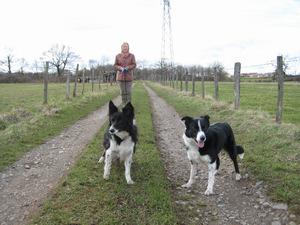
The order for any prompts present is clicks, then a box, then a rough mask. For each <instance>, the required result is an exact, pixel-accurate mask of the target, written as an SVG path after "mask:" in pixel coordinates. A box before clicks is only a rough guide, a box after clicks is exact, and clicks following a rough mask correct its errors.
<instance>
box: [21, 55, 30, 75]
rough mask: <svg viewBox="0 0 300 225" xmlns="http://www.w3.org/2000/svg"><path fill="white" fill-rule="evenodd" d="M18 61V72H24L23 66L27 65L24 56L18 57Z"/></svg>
mask: <svg viewBox="0 0 300 225" xmlns="http://www.w3.org/2000/svg"><path fill="white" fill-rule="evenodd" d="M19 63H20V73H21V74H24V68H26V67H28V65H29V64H28V63H27V61H26V60H25V59H24V58H21V59H19Z"/></svg>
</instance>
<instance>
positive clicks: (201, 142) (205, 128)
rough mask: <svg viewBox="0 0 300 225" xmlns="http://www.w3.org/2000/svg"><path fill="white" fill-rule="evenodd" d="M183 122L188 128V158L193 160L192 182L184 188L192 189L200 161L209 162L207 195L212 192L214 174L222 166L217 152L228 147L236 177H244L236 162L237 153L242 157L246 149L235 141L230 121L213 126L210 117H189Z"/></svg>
mask: <svg viewBox="0 0 300 225" xmlns="http://www.w3.org/2000/svg"><path fill="white" fill-rule="evenodd" d="M181 120H182V121H184V123H185V126H186V129H185V132H184V134H183V140H184V144H185V146H186V148H187V155H188V159H189V160H190V163H191V171H190V178H189V181H188V182H187V183H186V184H184V185H182V187H185V188H189V187H191V186H192V184H193V183H194V180H195V176H196V172H197V164H198V163H200V160H202V161H204V162H206V163H207V164H208V171H209V172H208V185H207V189H206V191H205V193H204V194H205V195H210V194H213V186H214V181H215V174H216V173H217V170H218V169H219V166H220V159H219V157H218V154H219V153H220V151H221V150H222V149H225V150H226V151H227V153H228V154H229V156H230V158H231V159H232V161H233V164H234V169H235V172H236V180H240V179H241V175H240V172H239V167H238V163H237V155H239V157H240V158H241V159H242V158H243V155H244V149H243V147H242V146H239V145H236V144H235V139H234V134H233V131H232V129H231V127H230V125H229V124H228V123H215V124H213V125H211V126H210V123H209V116H208V115H206V116H201V117H200V118H197V119H194V118H192V117H189V116H186V117H183V118H182V119H181Z"/></svg>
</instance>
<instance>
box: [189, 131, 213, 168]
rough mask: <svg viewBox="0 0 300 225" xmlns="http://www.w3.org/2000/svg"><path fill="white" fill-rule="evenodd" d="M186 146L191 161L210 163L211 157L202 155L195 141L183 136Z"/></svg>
mask: <svg viewBox="0 0 300 225" xmlns="http://www.w3.org/2000/svg"><path fill="white" fill-rule="evenodd" d="M183 140H184V144H185V145H186V146H187V147H188V151H187V155H188V158H189V160H190V161H194V162H197V163H200V161H203V162H206V163H210V162H211V158H210V157H209V155H200V153H199V151H198V146H197V145H196V144H195V141H194V140H193V139H192V138H188V137H187V136H186V135H185V134H183Z"/></svg>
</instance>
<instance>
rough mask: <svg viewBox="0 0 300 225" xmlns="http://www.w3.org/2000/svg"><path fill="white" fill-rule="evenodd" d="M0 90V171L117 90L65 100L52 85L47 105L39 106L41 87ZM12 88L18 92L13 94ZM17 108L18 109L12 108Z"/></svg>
mask: <svg viewBox="0 0 300 225" xmlns="http://www.w3.org/2000/svg"><path fill="white" fill-rule="evenodd" d="M2 87H5V88H6V92H3V93H2V96H1V100H2V99H3V101H5V104H6V111H5V112H4V111H3V112H2V113H1V117H0V122H1V121H2V122H3V123H5V127H3V129H0V171H1V170H3V169H4V168H6V167H7V166H8V165H11V164H12V163H14V162H15V161H16V160H18V159H19V158H20V157H21V156H22V155H23V154H24V153H25V152H27V151H28V150H30V149H32V148H33V147H35V146H37V145H39V144H42V143H43V142H44V141H45V140H46V139H47V138H49V137H52V136H54V135H57V134H58V133H59V132H61V131H62V130H63V129H64V128H66V127H68V126H70V125H71V124H73V123H74V122H76V121H77V120H78V119H80V118H82V117H84V116H86V115H88V114H89V113H90V112H91V111H94V110H96V109H97V108H99V107H100V106H102V105H104V104H105V103H106V102H107V101H108V100H109V99H111V98H114V97H116V96H117V95H118V94H119V91H118V88H117V87H116V86H112V87H110V88H109V89H107V88H106V89H105V90H104V88H103V89H102V91H101V92H99V91H98V92H94V93H92V92H86V94H85V95H79V96H78V97H76V98H71V99H70V100H65V97H64V95H63V94H62V93H61V90H64V88H61V84H53V85H51V87H50V88H49V89H50V90H52V91H51V93H52V94H51V95H50V96H51V97H50V96H49V97H50V99H49V104H48V105H45V106H43V105H41V103H40V102H41V100H40V97H41V96H42V95H41V93H39V92H40V91H41V90H42V89H41V87H42V86H41V85H37V84H22V85H21V86H19V85H16V86H12V85H8V86H3V84H2ZM12 87H13V88H12ZM15 88H17V90H18V89H21V90H22V91H20V92H18V91H17V92H16V91H15ZM1 92H2V91H1ZM14 92H15V94H13V93H14ZM0 102H2V101H0ZM1 104H2V103H1ZM18 104H19V108H15V107H16V105H18ZM10 110H11V111H10Z"/></svg>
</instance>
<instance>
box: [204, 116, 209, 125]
mask: <svg viewBox="0 0 300 225" xmlns="http://www.w3.org/2000/svg"><path fill="white" fill-rule="evenodd" d="M203 118H204V119H206V120H207V123H208V126H209V115H205V116H203Z"/></svg>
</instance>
